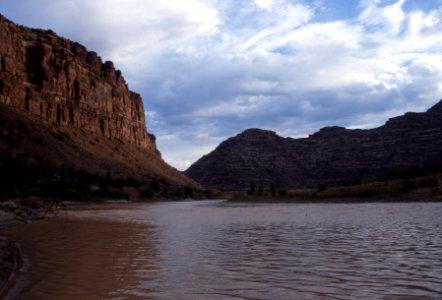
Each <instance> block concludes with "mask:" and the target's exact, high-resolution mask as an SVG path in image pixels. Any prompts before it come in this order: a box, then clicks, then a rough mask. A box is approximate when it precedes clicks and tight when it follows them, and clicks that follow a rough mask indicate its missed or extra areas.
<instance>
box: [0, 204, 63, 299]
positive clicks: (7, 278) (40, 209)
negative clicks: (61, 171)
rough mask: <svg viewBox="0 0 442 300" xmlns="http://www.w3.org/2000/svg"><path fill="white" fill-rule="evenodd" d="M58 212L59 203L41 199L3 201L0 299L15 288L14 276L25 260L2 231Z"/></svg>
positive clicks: (1, 211) (0, 218)
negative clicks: (46, 201)
mask: <svg viewBox="0 0 442 300" xmlns="http://www.w3.org/2000/svg"><path fill="white" fill-rule="evenodd" d="M57 214H58V205H56V204H54V203H45V202H42V201H40V200H29V199H21V200H15V201H4V202H1V207H0V299H4V298H5V297H6V296H7V295H8V293H9V292H10V291H11V290H12V289H13V288H14V277H15V274H16V273H17V272H18V271H19V269H20V264H21V262H22V261H23V258H22V255H21V253H20V249H19V247H18V246H17V245H16V244H15V242H14V241H12V240H10V239H7V238H6V237H4V236H2V231H3V230H5V229H8V228H11V227H14V226H16V225H19V224H30V223H32V221H34V220H42V219H45V218H47V217H53V216H55V215H57Z"/></svg>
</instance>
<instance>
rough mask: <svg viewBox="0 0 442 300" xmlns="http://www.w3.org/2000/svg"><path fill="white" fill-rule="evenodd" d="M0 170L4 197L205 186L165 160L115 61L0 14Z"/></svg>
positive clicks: (166, 190)
mask: <svg viewBox="0 0 442 300" xmlns="http://www.w3.org/2000/svg"><path fill="white" fill-rule="evenodd" d="M0 171H1V172H0V173H1V177H0V190H1V192H3V194H4V196H7V197H14V196H26V195H34V194H38V193H39V190H41V189H45V188H42V186H46V185H47V183H50V184H52V185H53V187H54V188H59V189H60V190H63V188H64V189H65V190H81V191H82V192H81V193H80V194H88V193H89V192H90V191H96V192H97V193H95V194H96V195H102V196H104V197H107V192H108V187H109V188H110V187H112V186H115V187H118V188H120V189H121V188H122V187H123V186H124V187H140V186H141V185H146V184H147V186H146V187H145V190H146V194H148V196H152V195H153V194H154V193H155V192H159V191H160V190H161V193H162V194H166V195H167V193H170V194H171V195H172V196H173V195H175V194H174V192H173V191H174V190H176V191H180V190H187V191H189V190H191V189H200V185H198V184H197V183H196V182H194V181H193V180H191V179H189V178H187V177H186V176H185V175H184V174H182V173H180V172H178V171H176V170H175V169H174V168H172V167H170V166H169V165H167V164H166V163H165V162H164V161H163V160H162V159H161V155H160V153H159V151H158V150H157V148H156V145H155V137H154V136H153V135H151V134H149V133H148V132H147V129H146V124H145V114H144V108H143V102H142V100H141V97H140V95H138V94H136V93H134V92H132V91H130V90H129V89H128V86H127V84H126V82H125V80H124V78H123V76H122V74H121V72H120V71H118V70H115V68H114V66H113V64H112V62H109V61H108V62H105V63H103V62H102V60H101V58H100V57H99V56H98V55H97V54H96V53H95V52H91V51H87V49H86V48H85V47H84V46H82V45H80V44H78V43H76V42H73V41H70V40H67V39H65V38H61V37H59V36H57V35H56V34H55V33H54V32H52V31H50V30H48V31H45V30H39V29H29V28H26V27H23V26H18V25H15V24H14V23H12V22H10V21H9V20H7V19H6V18H4V17H3V16H1V15H0ZM150 183H152V185H153V186H149V184H150ZM100 189H104V190H105V192H104V193H101V192H100ZM100 193H101V194H100ZM128 193H129V192H128ZM178 194H183V193H181V192H178ZM0 196H1V193H0Z"/></svg>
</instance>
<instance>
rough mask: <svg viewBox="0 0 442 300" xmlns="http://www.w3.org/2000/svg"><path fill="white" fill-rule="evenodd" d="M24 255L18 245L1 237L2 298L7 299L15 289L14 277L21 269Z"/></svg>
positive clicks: (0, 272)
mask: <svg viewBox="0 0 442 300" xmlns="http://www.w3.org/2000/svg"><path fill="white" fill-rule="evenodd" d="M21 261H22V256H21V254H20V250H19V248H18V247H17V245H16V244H15V243H14V242H13V241H11V240H9V239H7V238H5V237H0V299H5V297H6V296H7V295H8V293H9V292H10V291H11V290H12V289H13V286H14V277H15V274H16V273H17V271H18V270H19V266H20V262H21Z"/></svg>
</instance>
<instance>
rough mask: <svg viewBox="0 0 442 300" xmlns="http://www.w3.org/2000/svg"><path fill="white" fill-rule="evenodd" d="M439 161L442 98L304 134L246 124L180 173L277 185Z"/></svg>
mask: <svg viewBox="0 0 442 300" xmlns="http://www.w3.org/2000/svg"><path fill="white" fill-rule="evenodd" d="M441 166H442V101H441V102H439V103H438V104H436V105H435V106H434V107H432V108H431V109H429V110H428V111H427V112H425V113H407V114H405V115H403V116H400V117H396V118H392V119H390V120H389V121H388V122H387V123H386V124H385V125H383V126H381V127H379V128H375V129H370V130H361V129H355V130H349V129H345V128H342V127H326V128H322V129H321V130H320V131H318V132H316V133H314V134H312V135H310V136H309V137H308V138H300V139H293V138H283V137H280V136H278V135H277V134H276V133H274V132H272V131H266V130H260V129H249V130H246V131H244V132H243V133H241V134H239V135H237V136H236V137H233V138H230V139H228V140H226V141H224V142H223V143H221V144H220V145H219V146H218V147H217V148H216V149H215V150H214V151H213V152H211V153H210V154H208V155H206V156H204V157H202V158H201V159H200V160H198V161H197V162H196V163H194V164H193V165H192V166H191V167H190V168H189V169H188V170H187V171H186V172H185V173H186V174H187V175H188V176H190V177H191V178H194V179H195V180H197V181H199V182H200V183H202V184H205V185H207V186H212V187H217V188H221V189H225V190H245V189H247V188H249V185H250V182H252V181H253V182H254V183H255V184H257V185H262V186H267V187H268V186H270V185H273V186H276V187H279V188H305V187H317V186H318V184H321V183H326V184H330V185H337V184H342V183H346V182H351V181H355V180H360V179H363V178H366V177H368V176H374V177H379V178H385V177H386V176H388V175H389V174H391V173H392V172H405V171H406V170H414V171H415V172H433V171H438V170H440V167H441Z"/></svg>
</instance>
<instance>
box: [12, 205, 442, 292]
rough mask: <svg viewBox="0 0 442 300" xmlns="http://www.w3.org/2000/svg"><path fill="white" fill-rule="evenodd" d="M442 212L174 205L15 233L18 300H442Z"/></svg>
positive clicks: (74, 218) (87, 216)
mask: <svg viewBox="0 0 442 300" xmlns="http://www.w3.org/2000/svg"><path fill="white" fill-rule="evenodd" d="M441 215H442V204H438V203H424V204H413V203H407V204H397V203H396V204H382V203H376V204H311V205H308V204H241V205H239V204H237V205H234V204H227V203H225V202H222V201H203V202H175V203H157V204H146V205H140V204H137V205H126V206H117V207H109V208H108V209H103V208H101V209H100V210H96V209H94V208H86V209H83V210H76V211H70V212H66V213H65V215H64V216H63V217H62V218H60V219H57V220H50V221H45V222H40V223H36V224H34V225H32V226H30V227H26V228H25V227H20V228H14V229H13V230H12V231H11V233H10V235H12V236H15V237H17V238H18V239H19V240H21V244H22V247H23V250H24V252H25V253H27V255H28V258H29V275H26V277H25V278H26V279H27V281H28V284H27V285H26V288H25V290H24V292H23V294H22V295H21V297H20V298H19V299H388V300H390V299H392V300H396V299H440V298H442V272H441V270H442V246H441V245H442V235H441V232H442V230H441V229H442V228H441V227H442V218H440V216H441Z"/></svg>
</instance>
